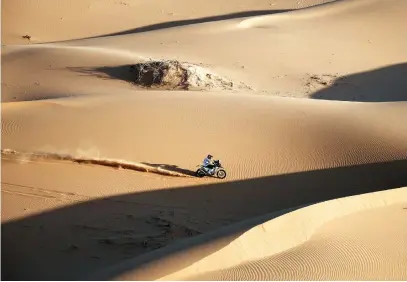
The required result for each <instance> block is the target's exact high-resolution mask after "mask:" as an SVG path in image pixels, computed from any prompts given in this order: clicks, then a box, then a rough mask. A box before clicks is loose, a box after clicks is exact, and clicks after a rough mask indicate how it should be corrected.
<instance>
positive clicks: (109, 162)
mask: <svg viewBox="0 0 407 282" xmlns="http://www.w3.org/2000/svg"><path fill="white" fill-rule="evenodd" d="M1 155H2V157H3V156H7V157H8V158H10V159H14V160H20V161H22V162H27V161H35V160H58V161H68V162H73V163H79V164H92V165H101V166H107V167H112V168H117V169H129V170H135V171H141V172H149V173H156V174H160V175H165V176H175V177H191V175H188V174H185V173H180V172H176V171H172V170H169V169H164V168H161V167H155V166H150V165H146V164H142V163H137V162H129V161H125V160H118V159H108V158H91V157H82V156H73V155H69V154H57V153H48V152H31V153H26V152H18V151H16V150H12V149H1Z"/></svg>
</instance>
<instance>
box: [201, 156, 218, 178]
mask: <svg viewBox="0 0 407 282" xmlns="http://www.w3.org/2000/svg"><path fill="white" fill-rule="evenodd" d="M212 159H213V156H212V155H211V154H208V156H206V158H205V159H204V160H203V167H204V169H205V170H206V171H207V172H208V173H210V174H212V173H213V171H214V170H215V166H214V165H213V160H212Z"/></svg>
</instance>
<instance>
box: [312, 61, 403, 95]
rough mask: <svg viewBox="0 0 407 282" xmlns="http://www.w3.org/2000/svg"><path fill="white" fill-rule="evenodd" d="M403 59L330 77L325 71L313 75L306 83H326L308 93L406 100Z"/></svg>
mask: <svg viewBox="0 0 407 282" xmlns="http://www.w3.org/2000/svg"><path fill="white" fill-rule="evenodd" d="M406 78H407V63H401V64H396V65H391V66H387V67H383V68H379V69H375V70H372V71H367V72H361V73H356V74H351V75H347V76H342V77H338V78H336V79H333V80H332V76H330V78H329V79H327V76H326V75H313V76H311V77H310V79H309V81H308V82H307V85H312V84H314V85H318V84H319V85H323V86H326V85H327V87H325V88H323V89H322V90H320V91H317V92H315V93H314V94H312V95H311V98H313V99H321V100H337V101H357V102H395V101H407V79H406Z"/></svg>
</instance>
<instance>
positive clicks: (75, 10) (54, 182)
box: [2, 0, 407, 280]
mask: <svg viewBox="0 0 407 282" xmlns="http://www.w3.org/2000/svg"><path fill="white" fill-rule="evenodd" d="M322 2H330V1H294V0H293V1H277V0H276V1H272V2H270V1H263V0H258V1H254V3H250V4H249V3H248V2H247V1H240V0H239V1H233V2H231V1H205V6H204V8H202V7H201V6H200V5H198V4H202V3H201V1H195V2H194V1H164V2H156V1H143V2H141V1H130V0H127V1H121V2H120V1H99V0H98V1H91V0H86V1H78V2H76V1H67V0H66V1H48V0H41V1H40V0H37V1H34V0H27V1H20V0H9V1H3V3H2V4H3V5H2V20H3V22H2V23H3V25H2V34H3V35H2V36H3V37H2V44H5V45H6V46H3V47H2V149H10V150H16V151H18V152H20V153H21V154H22V155H17V156H15V155H10V154H2V243H3V248H2V251H3V252H4V253H5V255H6V256H7V257H9V258H10V259H9V260H8V264H7V265H5V267H4V269H6V272H5V273H6V276H4V277H11V278H17V279H28V278H30V279H33V278H35V279H74V280H75V279H81V278H83V277H84V275H88V274H90V273H98V271H99V270H101V269H105V268H106V267H108V266H111V265H116V264H120V262H122V261H123V260H124V259H128V258H133V257H137V256H139V255H141V254H145V253H150V255H151V256H153V257H154V252H153V253H151V251H153V250H155V249H157V248H162V247H165V246H169V245H171V244H173V243H176V242H177V241H178V240H180V239H185V238H187V237H191V236H194V235H198V234H202V233H207V232H209V231H213V232H215V233H216V230H218V229H219V228H220V227H222V226H224V225H230V224H232V223H237V222H240V221H241V220H249V221H250V218H252V217H254V216H262V215H263V216H264V215H265V214H268V213H271V212H277V211H279V210H281V209H286V208H290V207H294V206H297V205H303V204H308V203H313V202H316V201H324V200H327V199H333V198H337V197H345V196H349V195H354V194H358V193H367V192H371V191H378V190H383V189H390V188H397V187H401V186H405V185H407V182H406V181H407V178H406V177H407V176H406V174H405V170H406V166H407V164H406V159H407V142H406V140H407V123H405V122H403V121H404V120H406V119H407V104H406V102H405V100H406V93H407V91H406V90H407V84H406V80H405V74H406V69H407V67H406V62H407V56H406V53H405V50H406V48H407V39H406V37H405V36H404V26H405V24H407V22H406V18H405V17H404V15H403V11H404V10H405V8H407V6H406V2H405V1H401V0H388V1H378V0H377V1H376V0H375V1H365V0H345V1H339V2H334V3H328V4H326V5H321V6H315V7H311V8H307V9H303V10H294V11H289V12H287V11H284V12H283V11H282V10H286V9H297V8H302V7H305V6H312V5H314V4H320V3H322ZM270 9H271V10H270ZM260 10H263V11H260ZM264 10H268V11H264ZM140 11H141V12H140ZM135 15H137V16H135ZM379 16H380V18H381V20H380V21H378V20H377V18H378V17H379ZM211 17H212V18H211ZM61 18H62V19H61ZM191 19H194V20H192V21H191ZM87 21H89V22H87ZM85 22H86V23H85ZM25 34H28V35H30V36H32V37H31V39H30V41H28V40H27V39H23V38H21V36H22V35H25ZM113 34H114V35H113ZM103 35H110V36H106V37H104V36H103ZM95 36H96V37H95ZM97 36H101V37H97ZM87 37H94V38H88V39H81V38H87ZM71 39H77V40H72V41H69V40H71ZM65 40H68V41H65ZM56 41H64V42H59V43H58V42H56ZM46 42H56V43H52V44H47V43H46ZM28 43H29V44H28ZM34 43H41V44H34ZM14 44H20V45H14ZM150 59H154V60H162V61H166V60H174V59H176V60H180V61H182V62H186V63H191V64H193V66H192V67H191V73H188V76H187V78H188V79H187V82H188V83H190V84H191V83H192V84H193V83H198V84H200V85H201V86H202V89H200V90H191V91H182V90H180V89H177V90H169V89H168V87H167V88H160V87H157V88H155V89H154V90H150V89H146V88H143V87H142V86H140V85H135V84H134V82H135V75H136V74H137V72H136V71H134V70H135V68H134V66H135V65H138V64H145V63H146V62H148V61H149V60H150ZM184 65H185V64H184ZM171 79H173V77H172V78H171ZM279 96H292V97H297V98H298V97H302V98H304V97H309V98H315V99H317V100H315V99H295V98H288V97H279ZM318 99H319V100H318ZM326 100H345V101H363V102H373V101H375V102H378V101H380V102H386V103H355V102H354V103H352V102H338V101H326ZM208 152H210V153H212V154H214V155H215V157H219V158H220V159H221V160H222V163H223V164H224V165H225V167H226V170H227V172H228V177H227V178H226V179H225V180H223V181H222V180H217V179H208V178H205V179H197V178H194V177H176V176H171V177H169V176H164V175H162V174H157V173H150V172H140V171H137V170H140V169H139V168H140V167H143V168H146V167H147V168H150V170H153V171H154V172H157V171H167V172H173V174H178V173H182V174H187V175H188V174H191V173H193V171H194V170H195V166H196V165H197V164H198V163H200V162H201V161H202V158H203V157H204V156H205V155H206V154H207V153H208ZM36 153H41V154H44V153H50V155H49V156H45V157H44V156H42V157H40V158H39V157H33V155H31V157H30V154H36ZM56 154H60V155H69V156H71V157H72V156H73V157H74V159H72V158H71V159H67V158H66V157H63V158H62V159H61V156H58V155H56ZM64 158H65V159H64ZM92 158H95V159H97V160H98V161H100V160H105V159H108V160H115V162H116V163H115V165H114V166H115V168H111V167H105V166H101V165H100V162H99V163H98V162H97V161H91V162H93V163H92V164H89V163H88V164H84V163H78V161H83V160H84V159H86V160H87V161H88V162H89V159H92ZM117 160H119V161H120V160H123V161H124V162H125V163H126V164H127V165H128V164H129V163H131V164H133V165H134V164H136V167H133V168H136V169H135V170H136V171H135V170H132V169H128V168H129V167H127V169H126V164H123V165H122V168H120V167H118V166H117ZM389 193H390V192H389ZM398 193H401V194H400V195H404V194H403V193H405V188H404V190H403V189H402V190H398V191H394V192H391V193H390V194H378V195H398V196H388V197H389V202H388V206H386V207H382V208H380V209H382V210H380V209H379V208H378V209H377V210H373V209H372V210H369V211H363V209H362V207H366V206H367V207H369V205H372V208H373V206H374V204H373V203H374V201H376V200H373V199H377V197H379V198H380V197H381V196H376V195H372V196H364V198H363V199H364V200H363V201H364V204H363V206H358V205H353V204H350V206H348V205H346V204H344V205H343V206H340V210H341V211H343V212H344V213H343V214H341V215H343V216H344V214H345V213H346V214H347V215H346V216H347V217H343V218H342V219H337V220H336V219H335V220H333V219H332V218H328V217H329V216H330V215H333V216H339V214H331V213H325V212H324V213H323V214H324V216H326V217H325V220H326V221H324V222H326V224H325V225H323V226H322V227H321V228H322V229H320V230H319V229H318V230H317V231H315V230H314V229H313V228H314V227H315V225H312V222H317V223H318V222H319V223H321V222H322V220H323V218H322V216H321V215H320V212H319V211H318V209H320V210H329V208H330V207H331V208H332V207H334V206H335V203H339V202H341V201H336V202H335V201H334V202H327V203H324V204H322V207H321V206H320V205H317V206H315V207H311V208H310V209H309V210H307V211H306V210H300V211H298V212H297V213H295V215H292V214H289V215H287V216H284V217H281V218H279V219H278V220H277V221H275V220H271V221H270V222H267V223H265V224H264V226H270V228H271V229H272V228H276V227H273V226H279V224H284V225H288V226H290V225H291V224H293V223H294V222H296V221H295V220H297V219H296V218H297V217H296V215H298V217H300V218H306V220H305V222H307V224H305V223H301V224H299V225H300V226H297V225H296V228H298V229H295V231H293V232H292V233H291V234H292V236H293V237H292V238H291V239H290V240H291V241H290V244H291V247H292V252H288V253H287V252H282V251H284V250H282V249H276V247H277V246H282V245H281V244H283V241H284V240H283V239H284V237H285V235H284V233H283V232H281V233H279V232H277V231H276V232H273V236H277V237H273V238H274V239H273V242H281V243H278V244H277V243H276V244H274V243H273V244H271V245H270V244H268V243H267V244H266V241H267V240H268V239H267V238H265V237H264V236H263V235H264V234H263V235H261V234H257V233H261V232H257V231H253V232H248V233H244V231H242V230H240V233H239V232H237V233H233V234H234V235H232V237H236V236H237V237H238V236H239V234H242V233H244V235H242V236H241V237H238V238H240V239H237V242H246V241H247V242H249V243H244V246H245V248H247V251H246V252H243V253H242V252H241V251H236V250H235V249H234V248H236V247H237V246H241V245H240V243H239V244H234V243H233V244H231V245H230V246H231V247H230V248H232V249H233V250H232V251H230V250H229V249H230V248H229V249H228V248H223V247H219V245H217V244H216V243H214V242H212V243H208V244H207V245H206V246H207V249H206V252H205V254H204V255H202V253H198V254H196V253H195V254H194V255H193V252H192V251H189V250H185V248H187V247H188V244H187V243H185V244H184V245H183V248H184V250H183V256H186V257H189V256H191V258H192V257H193V258H194V259H191V260H192V261H193V262H194V263H195V264H193V265H192V267H190V268H188V267H187V266H188V265H184V266H182V267H186V270H185V271H183V270H182V269H180V268H178V269H176V271H175V272H176V273H174V276H168V277H176V278H177V279H178V278H188V279H189V278H194V279H195V278H205V279H207V278H208V279H209V278H210V279H218V278H222V279H243V278H247V279H258V278H261V279H308V278H310V279H331V278H340V279H347V278H355V277H356V278H355V279H366V278H368V279H381V278H382V277H384V278H383V279H387V278H394V279H397V278H400V277H401V278H405V275H406V274H405V272H403V269H402V268H400V269H397V270H394V272H392V273H389V272H388V267H389V266H391V264H392V263H393V264H397V265H398V264H399V263H405V256H403V255H402V254H401V253H399V252H401V251H402V250H404V249H405V246H406V245H405V241H403V237H402V232H403V230H404V229H405V228H404V227H403V225H402V224H403V215H402V212H403V211H400V210H401V209H400V207H401V206H400V205H399V204H394V205H391V204H390V199H392V198H393V197H396V198H397V197H398V198H399V199H400V198H401V197H400V195H399V194H398ZM383 197H384V196H383ZM385 197H387V196H385ZM355 199H356V200H355ZM357 199H362V198H358V197H356V198H353V200H348V199H345V200H344V201H347V202H349V203H350V202H352V201H358V200H357ZM370 201H372V202H370ZM369 203H371V204H369ZM352 207H357V209H358V210H359V211H358V213H356V211H355V210H353V208H352ZM314 208H315V212H309V211H310V210H311V211H312V210H313V209H314ZM354 212H355V214H353V213H354ZM352 214H353V215H352ZM384 215H386V216H387V217H391V218H392V219H394V222H399V223H400V224H394V225H392V226H389V225H388V222H386V221H384V220H383V217H384ZM362 217H363V218H366V222H364V223H363V224H367V225H374V224H379V225H380V226H382V227H381V228H382V229H381V230H384V231H383V234H385V236H393V237H394V238H396V239H397V238H401V239H400V240H393V241H392V242H389V245H384V244H385V243H383V246H384V247H383V248H379V249H378V250H377V252H376V253H375V254H376V255H378V254H380V258H383V259H384V260H386V264H383V265H384V266H383V269H377V272H374V273H373V272H371V271H370V268H371V267H376V266H377V265H378V263H380V261H378V260H376V258H373V257H372V258H370V253H369V252H371V250H376V249H374V248H375V247H372V248H371V245H373V244H377V242H378V240H379V239H380V238H379V237H377V236H378V235H377V234H376V233H373V231H374V230H373V231H371V232H367V231H368V229H366V228H353V229H352V230H348V229H347V228H348V226H347V224H348V223H352V224H353V226H358V225H360V226H365V225H362V224H361V218H362ZM331 220H332V221H331ZM276 222H277V223H276ZM301 222H304V221H301ZM344 222H345V223H344ZM249 225H250V224H249ZM251 226H253V225H251ZM264 226H263V227H264ZM259 228H262V227H261V226H260V227H255V228H254V230H257V229H259ZM307 228H308V229H307ZM354 229H357V230H354ZM27 230H28V231H27ZM246 230H247V229H246ZM306 230H312V232H314V231H315V232H316V233H315V236H313V237H306V238H305V237H301V236H303V235H301V234H304V232H307V231H306ZM309 232H311V231H309ZM386 232H387V233H386ZM215 233H213V234H215ZM332 233H336V234H339V233H340V234H343V235H340V236H343V237H335V236H333V235H332ZM219 234H222V233H219ZM307 234H309V233H307ZM369 234H372V235H369ZM403 234H404V233H403ZM216 236H220V235H216ZM297 236H298V237H297ZM338 236H339V235H338ZM344 237H345V239H344ZM225 238H226V239H225ZM225 238H224V239H223V241H222V242H223V243H222V244H229V243H227V242H232V241H233V240H232V241H228V240H229V239H228V238H230V237H225ZM253 238H254V239H253ZM346 238H352V239H346ZM364 238H365V239H366V240H365V241H364ZM263 239H264V240H265V241H264V242H263V241H261V240H263ZM266 239H267V240H266ZM308 239H309V240H308ZM197 240H198V241H199V240H200V239H199V238H198V239H197ZM202 240H203V239H202ZM287 240H289V239H287ZM353 240H354V241H353ZM253 241H254V242H255V243H256V242H257V243H260V242H263V243H264V244H260V245H256V244H255V243H253ZM361 241H363V242H364V243H363V244H364V245H363V244H361V243H360V242H361ZM225 242H226V243H225ZM233 242H235V241H233ZM268 242H269V241H268ZM287 242H288V241H287ZM332 242H333V243H332ZM181 243H182V242H181ZM181 243H180V244H181ZM324 244H327V246H330V247H331V248H339V249H338V250H339V251H338V252H337V253H335V252H332V253H329V254H327V253H321V252H319V251H318V250H321V249H323V247H324V246H325V245H324ZM369 244H370V245H369ZM386 244H387V243H386ZM356 245H357V246H359V248H361V249H360V250H361V252H362V251H366V252H367V253H364V257H363V258H365V260H361V261H364V262H366V264H365V265H361V266H360V267H361V268H363V267H364V268H363V271H362V272H361V273H359V274H358V275H360V276H353V275H354V274H352V273H353V271H354V268H351V267H350V263H351V262H352V260H351V261H350V262H349V264H346V265H335V264H334V261H342V258H343V256H347V257H349V258H351V259H355V258H357V257H356V256H357V255H360V252H359V253H358V252H354V253H352V252H350V251H349V252H346V251H345V252H342V251H343V250H344V249H345V250H352V248H356V247H355V246H356ZM255 246H257V247H255ZM342 247H343V248H342ZM385 247H387V251H386V248H385ZM403 248H404V249H403ZM259 250H261V252H260V251H259ZM212 253H213V255H211V254H212ZM246 255H247V257H246ZM293 255H295V258H297V257H301V258H304V260H306V261H309V265H304V264H303V263H302V260H301V261H300V260H295V259H293V260H291V262H292V264H291V266H287V268H286V267H285V262H286V261H287V260H288V261H290V259H291V258H292V256H293ZM352 255H354V256H352ZM157 257H158V256H157ZM203 257H206V258H205V259H203ZM234 258H239V259H242V260H239V259H238V260H233V259H234ZM201 259H203V260H202V261H201ZM165 260H166V262H167V263H169V264H173V265H179V261H177V259H176V258H175V259H174V258H173V257H171V256H168V257H167V258H165ZM159 261H160V260H159ZM192 261H191V262H188V261H187V262H184V263H186V264H191V263H192ZM219 261H229V262H230V263H229V264H228V265H226V264H219ZM326 261H330V262H332V264H333V265H334V266H332V268H327V267H328V266H327V265H326V264H325V262H326ZM270 263H272V264H273V267H269V266H268V265H269V264H270ZM298 264H299V265H302V266H304V267H308V266H309V267H310V269H315V272H314V273H312V272H311V271H308V272H307V271H305V272H298V273H297V272H290V273H289V274H290V275H292V276H287V275H288V274H287V271H288V269H289V267H293V268H298ZM332 264H331V265H332ZM196 265H199V268H200V269H201V270H197V269H195V268H194V267H195V266H196ZM17 266H18V267H17ZM131 266H132V267H136V266H137V264H131ZM279 266H282V267H283V266H284V269H283V270H281V269H280V268H278V267H279ZM16 267H17V268H16ZM21 267H23V268H24V269H25V272H21V271H19V270H18V269H20V268H21ZM182 267H181V268H182ZM230 267H233V269H234V272H233V271H232V272H230V271H229V268H230ZM256 267H258V268H260V270H259V271H253V269H254V268H256ZM262 269H263V270H262ZM266 269H269V271H266ZM274 270H275V271H274ZM280 270H281V271H280ZM331 270H332V271H331ZM137 271H138V269H136V274H134V273H133V272H131V273H130V274H129V275H136V276H137V275H139V274H137ZM163 271H164V272H165V273H159V272H154V271H153V272H149V270H148V269H147V270H145V271H144V272H143V273H142V275H146V277H150V278H151V277H152V278H162V277H164V276H166V275H168V274H171V273H172V272H174V269H170V268H167V270H163ZM264 271H265V272H264ZM233 273H235V274H233ZM315 273H319V274H318V275H319V276H315ZM230 275H237V276H233V277H232V276H230ZM330 275H331V276H330ZM332 275H338V276H335V277H333V276H332ZM369 275H372V276H369ZM127 277H130V278H134V277H135V276H127ZM168 277H167V278H168ZM11 278H10V279H11ZM109 278H112V277H109Z"/></svg>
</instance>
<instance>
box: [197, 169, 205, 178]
mask: <svg viewBox="0 0 407 282" xmlns="http://www.w3.org/2000/svg"><path fill="white" fill-rule="evenodd" d="M196 176H198V177H204V176H205V173H204V172H203V171H202V170H201V169H198V170H197V171H196Z"/></svg>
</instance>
